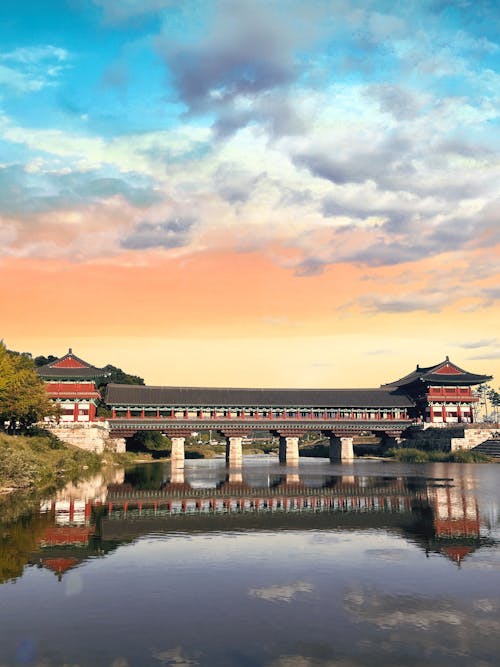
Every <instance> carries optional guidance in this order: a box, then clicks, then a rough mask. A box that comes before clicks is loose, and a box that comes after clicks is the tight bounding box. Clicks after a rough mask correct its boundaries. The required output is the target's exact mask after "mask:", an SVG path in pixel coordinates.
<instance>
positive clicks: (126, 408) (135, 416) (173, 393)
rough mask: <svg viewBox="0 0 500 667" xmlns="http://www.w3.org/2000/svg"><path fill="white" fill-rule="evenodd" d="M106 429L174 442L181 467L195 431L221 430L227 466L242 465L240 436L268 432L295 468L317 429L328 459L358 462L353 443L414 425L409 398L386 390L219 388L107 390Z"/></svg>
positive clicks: (118, 387) (112, 386)
mask: <svg viewBox="0 0 500 667" xmlns="http://www.w3.org/2000/svg"><path fill="white" fill-rule="evenodd" d="M106 403H107V404H108V405H109V406H111V409H112V417H111V418H110V419H109V425H110V429H111V432H112V436H113V437H114V438H127V437H130V436H132V435H134V434H135V433H137V432H138V431H160V432H161V433H163V434H165V435H167V436H169V437H170V438H171V440H172V459H173V460H174V461H176V462H177V464H178V465H181V463H182V462H183V461H184V441H185V438H186V437H188V436H189V435H191V434H192V433H193V432H196V433H198V432H200V431H212V432H213V431H218V432H219V433H220V434H222V435H223V436H224V437H225V438H226V443H227V456H226V458H227V462H228V464H229V466H230V467H239V466H241V464H242V447H241V441H242V438H243V437H247V436H251V434H252V433H253V432H255V431H268V432H270V433H271V435H273V436H275V437H278V438H279V440H280V450H279V451H280V461H281V462H283V463H287V464H289V465H297V464H298V460H299V449H298V442H299V438H300V437H303V436H304V435H306V434H307V433H310V432H312V431H315V432H320V433H321V434H322V435H323V436H325V437H327V438H329V440H330V459H331V460H332V461H335V462H337V461H349V460H352V459H353V458H354V454H353V438H354V436H355V435H360V434H375V435H378V436H380V437H382V438H393V439H396V438H399V437H400V436H401V434H402V433H403V431H404V430H405V429H407V428H408V427H409V426H411V425H412V424H414V423H415V420H414V419H413V418H412V417H411V416H410V412H411V410H412V408H413V407H414V403H413V402H412V400H411V399H410V398H409V397H408V396H407V395H406V394H404V393H401V392H398V391H397V390H396V391H395V390H388V389H336V390H333V389H222V388H194V387H144V386H137V385H134V386H132V385H119V384H110V385H108V389H107V393H106Z"/></svg>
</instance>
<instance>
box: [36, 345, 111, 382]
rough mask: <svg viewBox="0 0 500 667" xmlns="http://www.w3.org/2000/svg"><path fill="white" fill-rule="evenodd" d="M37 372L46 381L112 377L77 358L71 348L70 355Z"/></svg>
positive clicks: (101, 369)
mask: <svg viewBox="0 0 500 667" xmlns="http://www.w3.org/2000/svg"><path fill="white" fill-rule="evenodd" d="M36 371H37V373H38V375H39V376H40V377H41V378H43V379H44V380H62V379H84V380H87V379H88V380H92V379H94V378H99V377H104V376H106V375H110V373H109V372H108V371H105V370H104V369H103V368H96V367H95V366H92V364H89V363H88V362H87V361H84V360H83V359H80V358H79V357H77V356H76V355H75V354H73V350H72V349H71V348H69V350H68V353H67V354H65V355H64V356H63V357H60V358H59V359H56V361H51V362H50V363H49V364H45V366H39V367H38V368H37V369H36Z"/></svg>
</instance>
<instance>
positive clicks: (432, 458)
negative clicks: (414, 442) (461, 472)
mask: <svg viewBox="0 0 500 667" xmlns="http://www.w3.org/2000/svg"><path fill="white" fill-rule="evenodd" d="M386 456H388V457H391V458H393V459H395V460H396V461H402V462H403V463H429V462H431V463H432V462H438V461H441V462H448V463H489V462H490V459H489V457H488V456H485V455H484V454H481V452H474V451H472V450H469V449H459V450H457V451H455V452H443V451H438V450H436V451H425V450H423V449H417V448H416V447H403V448H401V449H389V450H388V452H387V453H386Z"/></svg>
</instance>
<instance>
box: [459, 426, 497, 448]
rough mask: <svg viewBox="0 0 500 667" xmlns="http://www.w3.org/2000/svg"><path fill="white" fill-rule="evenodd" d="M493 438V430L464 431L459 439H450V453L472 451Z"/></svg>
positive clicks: (476, 429)
mask: <svg viewBox="0 0 500 667" xmlns="http://www.w3.org/2000/svg"><path fill="white" fill-rule="evenodd" d="M494 436H495V429H492V428H471V429H468V428H467V429H464V434H463V436H462V437H461V438H451V446H450V451H452V452H455V451H456V450H457V449H473V448H474V447H477V446H478V445H480V444H482V443H483V442H486V440H489V439H490V438H493V437H494Z"/></svg>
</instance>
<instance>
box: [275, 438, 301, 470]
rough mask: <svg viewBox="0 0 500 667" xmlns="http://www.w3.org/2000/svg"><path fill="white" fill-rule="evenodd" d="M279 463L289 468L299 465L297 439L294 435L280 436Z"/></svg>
mask: <svg viewBox="0 0 500 667" xmlns="http://www.w3.org/2000/svg"><path fill="white" fill-rule="evenodd" d="M279 459H280V463H286V464H287V465H289V466H298V465H299V438H298V437H297V436H295V435H286V436H285V435H280V448H279Z"/></svg>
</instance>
